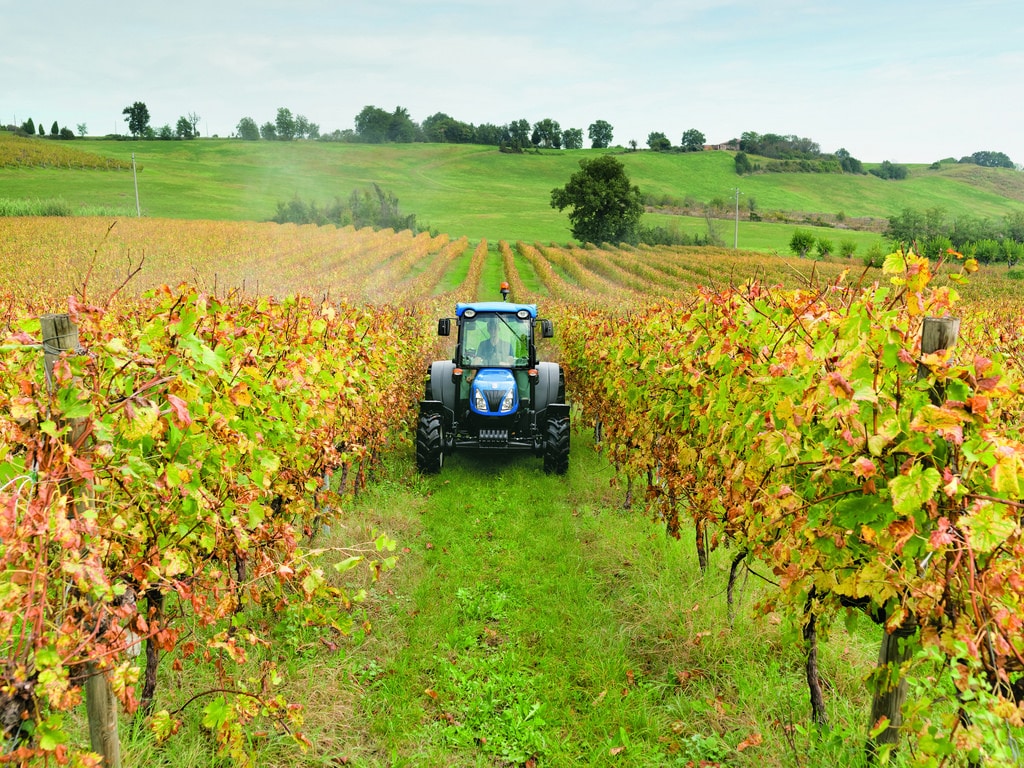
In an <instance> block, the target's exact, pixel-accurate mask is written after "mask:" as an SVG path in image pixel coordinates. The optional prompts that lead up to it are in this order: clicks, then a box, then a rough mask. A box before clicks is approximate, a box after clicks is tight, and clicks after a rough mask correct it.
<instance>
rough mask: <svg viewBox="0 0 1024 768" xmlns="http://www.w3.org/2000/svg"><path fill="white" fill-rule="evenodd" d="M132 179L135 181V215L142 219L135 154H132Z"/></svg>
mask: <svg viewBox="0 0 1024 768" xmlns="http://www.w3.org/2000/svg"><path fill="white" fill-rule="evenodd" d="M132 177H133V178H134V179H135V215H136V217H137V218H140V219H141V218H142V208H140V207H139V174H138V172H137V171H136V170H135V153H134V152H132Z"/></svg>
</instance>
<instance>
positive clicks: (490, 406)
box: [484, 389, 508, 413]
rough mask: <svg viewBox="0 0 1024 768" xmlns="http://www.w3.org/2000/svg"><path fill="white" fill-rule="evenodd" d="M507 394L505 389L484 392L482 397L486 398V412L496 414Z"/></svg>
mask: <svg viewBox="0 0 1024 768" xmlns="http://www.w3.org/2000/svg"><path fill="white" fill-rule="evenodd" d="M507 394H508V390H507V389H488V390H485V391H484V397H486V398H487V410H488V411H490V412H491V413H497V412H498V409H499V408H501V401H502V400H504V399H505V395H507Z"/></svg>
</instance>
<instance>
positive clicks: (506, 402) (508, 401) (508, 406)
mask: <svg viewBox="0 0 1024 768" xmlns="http://www.w3.org/2000/svg"><path fill="white" fill-rule="evenodd" d="M514 394H515V393H514V392H513V390H511V389H510V390H509V391H508V392H506V393H505V398H504V399H503V400H502V401H501V407H500V408H499V409H498V412H499V413H508V412H509V411H511V410H512V403H513V401H514V400H515V398H514V397H513V395H514Z"/></svg>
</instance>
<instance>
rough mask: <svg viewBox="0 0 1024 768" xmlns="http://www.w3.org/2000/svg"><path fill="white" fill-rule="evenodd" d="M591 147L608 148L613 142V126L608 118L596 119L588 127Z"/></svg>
mask: <svg viewBox="0 0 1024 768" xmlns="http://www.w3.org/2000/svg"><path fill="white" fill-rule="evenodd" d="M587 135H588V136H589V137H590V147H591V149H607V148H608V147H609V146H611V143H612V126H611V123H609V122H608V121H607V120H595V121H594V122H592V123H591V124H590V128H588V129H587Z"/></svg>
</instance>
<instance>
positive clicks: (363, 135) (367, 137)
mask: <svg viewBox="0 0 1024 768" xmlns="http://www.w3.org/2000/svg"><path fill="white" fill-rule="evenodd" d="M355 124H356V135H357V136H358V137H359V140H360V141H365V142H366V143H367V144H383V143H384V141H385V139H387V136H388V126H389V125H391V114H390V113H389V112H386V111H385V110H383V109H381V108H380V107H374V106H372V105H367V106H365V107H363V109H362V110H361V111H360V112H359V114H358V115H356V120H355Z"/></svg>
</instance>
